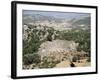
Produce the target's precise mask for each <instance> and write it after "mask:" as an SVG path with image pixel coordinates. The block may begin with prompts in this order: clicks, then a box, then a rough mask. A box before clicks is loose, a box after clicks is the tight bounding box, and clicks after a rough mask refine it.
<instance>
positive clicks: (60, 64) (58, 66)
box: [56, 60, 70, 68]
mask: <svg viewBox="0 0 100 80" xmlns="http://www.w3.org/2000/svg"><path fill="white" fill-rule="evenodd" d="M69 64H70V62H69V60H66V61H62V62H60V63H58V64H57V65H56V67H57V68H62V67H70V65H69Z"/></svg>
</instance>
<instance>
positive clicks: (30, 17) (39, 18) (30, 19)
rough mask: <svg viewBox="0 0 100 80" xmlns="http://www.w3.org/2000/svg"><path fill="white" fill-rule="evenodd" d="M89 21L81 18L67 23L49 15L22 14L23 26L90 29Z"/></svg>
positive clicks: (87, 18)
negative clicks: (36, 24)
mask: <svg viewBox="0 0 100 80" xmlns="http://www.w3.org/2000/svg"><path fill="white" fill-rule="evenodd" d="M90 20H91V19H90V16H89V17H83V18H81V19H79V18H78V19H76V18H75V19H71V20H69V21H68V20H67V19H62V18H55V17H53V16H50V15H49V16H47V15H46V16H44V15H41V14H23V24H34V23H38V24H39V23H43V24H44V25H46V26H50V25H51V24H52V25H53V24H54V25H55V26H56V27H59V26H60V27H64V28H90V22H91V21H90ZM47 23H48V24H47ZM49 23H50V24H49ZM60 24H61V25H60ZM52 25H51V26H52Z"/></svg>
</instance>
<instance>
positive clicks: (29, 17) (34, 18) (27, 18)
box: [23, 14, 62, 24]
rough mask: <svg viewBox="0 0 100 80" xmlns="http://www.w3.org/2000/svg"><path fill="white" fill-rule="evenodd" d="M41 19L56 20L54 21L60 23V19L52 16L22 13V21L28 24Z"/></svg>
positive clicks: (41, 20)
mask: <svg viewBox="0 0 100 80" xmlns="http://www.w3.org/2000/svg"><path fill="white" fill-rule="evenodd" d="M43 21H48V22H52V21H54V22H56V23H59V22H60V23H61V22H62V19H59V18H55V17H53V16H44V15H41V14H24V15H23V23H25V24H28V23H36V22H43Z"/></svg>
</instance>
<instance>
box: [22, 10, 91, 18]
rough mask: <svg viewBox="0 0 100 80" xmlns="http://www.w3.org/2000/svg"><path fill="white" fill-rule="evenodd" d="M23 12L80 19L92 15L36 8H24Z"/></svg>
mask: <svg viewBox="0 0 100 80" xmlns="http://www.w3.org/2000/svg"><path fill="white" fill-rule="evenodd" d="M23 14H33V15H34V14H40V15H43V16H53V17H55V18H64V19H68V20H70V19H73V18H76V19H80V18H83V17H88V16H90V14H89V13H75V12H54V11H35V10H23Z"/></svg>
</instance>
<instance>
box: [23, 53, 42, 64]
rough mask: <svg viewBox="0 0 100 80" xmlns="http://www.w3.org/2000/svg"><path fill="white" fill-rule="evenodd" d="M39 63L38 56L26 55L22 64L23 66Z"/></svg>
mask: <svg viewBox="0 0 100 80" xmlns="http://www.w3.org/2000/svg"><path fill="white" fill-rule="evenodd" d="M39 62H41V58H40V56H39V55H38V54H26V55H24V56H23V63H24V65H29V64H32V63H35V64H37V63H39Z"/></svg>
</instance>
